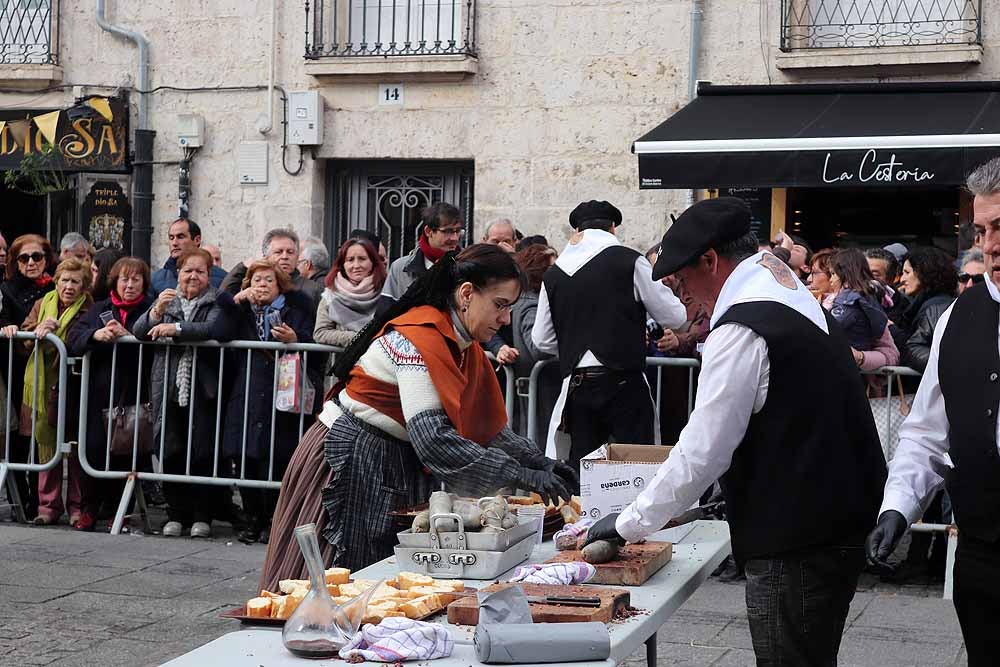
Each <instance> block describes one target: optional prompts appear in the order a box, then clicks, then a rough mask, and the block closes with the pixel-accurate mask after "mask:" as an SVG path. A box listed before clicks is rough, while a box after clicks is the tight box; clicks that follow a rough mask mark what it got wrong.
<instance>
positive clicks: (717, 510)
mask: <svg viewBox="0 0 1000 667" xmlns="http://www.w3.org/2000/svg"><path fill="white" fill-rule="evenodd" d="M725 511H726V501H724V500H720V501H718V502H714V503H706V504H704V505H702V506H700V507H695V508H694V509H691V510H688V511H687V512H682V513H681V514H678V515H677V516H675V517H674V518H673V519H671V520H670V521H668V522H667V525H665V526H664V528H676V527H677V526H683V525H684V524H686V523H691V522H692V521H698V520H699V519H721V518H722V514H723V512H725Z"/></svg>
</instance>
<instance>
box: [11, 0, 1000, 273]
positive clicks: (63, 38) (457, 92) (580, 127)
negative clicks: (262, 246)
mask: <svg viewBox="0 0 1000 667" xmlns="http://www.w3.org/2000/svg"><path fill="white" fill-rule="evenodd" d="M882 2H885V3H886V4H887V5H892V6H893V7H896V8H897V9H898V7H897V6H903V7H904V9H905V8H909V5H914V6H916V5H918V4H923V5H926V4H929V3H926V2H924V3H920V2H919V1H918V0H879V2H877V3H875V4H880V3H882ZM99 4H102V3H99ZM376 4H379V5H383V6H384V7H387V8H388V9H385V8H384V9H383V10H382V14H381V15H380V14H379V13H378V9H377V8H373V6H374V5H376ZM428 4H430V5H432V6H443V7H444V10H443V12H444V15H443V18H442V17H441V16H431V17H428V16H426V15H425V16H423V17H422V19H419V18H418V19H414V18H413V16H412V14H413V13H414V12H419V11H425V12H426V11H433V10H427V5H428ZM838 4H843V5H844V11H846V8H847V7H848V6H849V5H854V4H855V3H847V2H843V3H838V2H837V0H701V1H697V0H478V1H476V0H457V2H456V1H455V0H443V1H442V3H439V4H437V5H435V3H429V2H427V1H426V0H409V2H407V0H395V2H389V1H384V2H382V3H375V2H374V0H158V1H157V2H123V1H122V0H109V1H108V3H107V20H108V21H109V22H111V23H113V24H117V25H119V26H122V27H124V28H126V29H128V30H132V31H135V32H137V33H141V34H143V35H144V36H145V37H146V38H147V39H148V41H149V44H150V81H149V85H150V86H151V89H150V90H149V91H147V92H145V93H142V92H141V91H138V90H137V87H138V85H139V83H138V81H137V78H136V77H137V74H136V72H137V52H136V48H135V46H134V44H132V43H131V42H129V41H127V40H125V39H122V38H121V37H119V36H116V35H113V34H111V33H109V32H107V31H105V30H102V29H101V28H100V27H99V26H98V23H97V21H96V17H95V7H94V3H93V2H91V1H84V0H30V1H24V2H14V3H8V4H7V5H6V6H7V9H4V10H3V12H4V15H3V16H0V42H4V51H5V56H4V57H3V58H0V62H3V63H8V64H0V109H4V110H20V109H26V110H45V109H60V108H68V107H71V106H72V105H73V103H74V100H76V99H77V98H80V97H82V96H85V95H88V94H112V93H114V92H115V91H116V89H119V88H122V89H127V90H129V91H130V94H129V101H130V105H131V107H132V119H131V121H132V124H133V126H134V125H135V122H136V119H135V106H136V103H137V99H138V97H139V95H142V94H145V95H146V98H147V101H148V108H149V126H150V128H151V129H153V130H155V131H156V139H155V144H154V162H155V165H154V170H153V177H154V178H153V191H154V195H155V199H154V202H153V213H152V226H153V241H152V249H153V261H154V263H158V262H161V261H162V260H163V259H164V257H165V255H166V229H167V225H168V223H169V222H170V221H172V220H173V219H174V218H175V217H176V216H177V212H178V164H177V163H178V162H179V161H180V160H181V159H182V158H183V157H184V150H183V149H182V148H181V146H180V145H179V143H178V129H179V119H178V116H179V115H180V114H197V115H198V116H200V117H201V118H203V119H204V128H205V131H204V145H203V146H202V147H201V148H199V149H198V150H197V151H196V152H195V153H194V154H193V157H192V159H191V170H190V179H191V192H190V198H189V201H188V205H189V213H190V216H191V217H192V218H193V219H195V220H196V221H198V222H199V223H200V224H201V226H202V229H203V231H204V240H205V241H206V242H209V241H211V242H214V243H218V244H219V245H221V246H222V248H223V255H224V263H225V264H226V265H231V264H233V263H235V262H237V261H242V260H244V259H246V258H248V257H252V256H255V255H256V254H257V253H259V246H258V242H259V239H260V238H261V237H262V236H263V234H264V232H265V231H266V230H267V229H269V228H271V227H274V226H289V227H292V228H294V229H295V230H297V231H298V232H299V233H301V234H304V235H305V234H312V235H317V236H321V237H323V238H325V239H327V241H328V242H329V243H330V244H331V245H334V244H335V243H336V242H337V241H338V240H340V239H341V238H342V236H343V234H344V233H345V231H346V230H347V229H349V228H353V227H360V226H366V225H379V228H378V229H377V231H378V232H381V233H382V234H383V235H386V234H389V229H390V228H389V227H385V226H384V225H386V224H389V225H396V229H395V231H393V232H392V233H393V234H397V235H400V236H399V239H403V238H410V237H411V236H412V233H413V230H412V226H407V225H412V221H413V215H414V214H413V210H410V209H415V208H417V207H418V206H419V204H421V203H422V202H423V200H424V198H427V197H435V196H441V193H445V197H446V198H454V199H457V200H458V201H457V202H456V203H461V204H463V205H464V206H466V207H467V208H468V209H469V214H470V224H471V225H472V234H473V235H474V236H476V237H478V236H479V235H480V234H481V232H482V229H483V227H484V226H485V224H486V223H487V222H489V221H490V220H492V219H495V218H498V217H508V218H511V219H512V220H514V221H515V222H516V224H517V225H518V227H519V228H520V229H521V230H523V231H524V232H525V233H543V234H546V235H547V236H548V238H549V239H550V241H551V242H552V244H553V245H555V246H561V245H562V244H563V243H564V241H565V239H566V238H567V237H568V235H569V234H568V232H569V229H568V227H567V225H566V219H567V214H568V212H569V211H570V210H571V209H572V207H573V206H575V205H576V204H577V203H578V202H579V201H581V200H584V199H592V198H596V199H607V200H609V201H611V202H613V203H615V204H616V205H617V206H619V207H620V208H621V209H622V211H623V212H624V216H625V225H624V226H623V228H622V234H623V237H624V240H625V241H626V242H627V243H629V244H631V245H634V246H635V247H638V248H645V247H647V246H649V245H651V244H652V243H653V242H655V240H657V239H658V238H659V236H660V235H661V234H662V232H663V230H664V229H665V226H666V225H667V224H668V223H669V216H670V214H671V213H674V214H676V213H678V212H679V211H680V210H682V209H683V207H684V205H685V202H686V199H687V197H688V193H687V192H685V191H679V190H668V191H657V190H640V189H639V187H638V173H637V167H636V157H635V156H634V155H633V154H632V153H631V145H632V142H633V141H635V140H636V139H637V138H638V137H640V136H641V135H642V134H644V133H645V132H646V131H648V130H649V129H651V128H652V127H654V126H656V125H657V124H659V123H660V122H662V121H663V120H664V119H666V118H667V117H669V116H670V115H671V114H672V113H674V112H675V111H677V110H678V109H680V108H681V107H682V106H684V105H685V104H686V103H687V102H688V99H689V97H688V96H689V71H690V62H689V48H690V41H691V38H692V20H693V17H695V16H696V15H697V14H699V13H700V19H701V21H700V24H701V28H700V33H699V37H700V45H701V46H700V49H698V51H697V54H696V55H697V58H696V72H697V77H698V78H700V79H704V80H709V81H712V82H713V83H716V84H723V83H725V84H788V83H809V82H844V81H867V82H883V81H913V80H935V81H943V80H949V81H954V80H994V79H1000V58H998V54H1000V49H998V48H997V47H998V45H1000V33H997V32H995V31H992V30H990V26H995V25H998V24H1000V5H997V4H996V3H988V2H984V3H981V6H980V3H979V2H964V1H963V0H954V1H953V2H951V1H950V2H948V3H936V4H938V5H954V8H953V9H949V10H947V11H951V12H953V13H955V15H954V16H951V17H950V18H951V19H953V20H955V21H958V22H960V23H961V22H962V21H963V20H964V21H968V19H969V16H970V12H971V13H973V14H975V26H976V28H975V30H974V31H973V32H970V31H969V30H968V29H964V28H963V30H962V32H961V34H960V35H959V36H958V37H957V38H956V37H955V36H954V35H952V36H951V37H950V38H949V37H946V36H942V37H940V38H934V37H933V36H932V37H931V38H930V39H927V38H925V37H921V38H917V39H916V41H914V38H913V36H912V35H911V37H910V39H909V40H907V39H906V38H905V36H904V38H900V37H899V36H898V35H897V36H896V37H892V36H889V37H884V36H883V38H882V39H881V42H880V43H879V45H878V46H874V47H859V46H858V43H860V42H857V40H859V39H861V38H860V37H850V36H847V37H844V38H843V39H844V40H846V42H850V41H851V40H852V39H854V40H855V43H852V44H849V45H848V44H846V42H845V43H844V44H839V43H837V42H836V39H837V37H835V36H831V35H832V34H833V33H831V32H830V29H829V28H827V29H825V32H823V31H819V32H820V33H822V34H820V35H819V37H817V36H816V35H817V31H810V29H809V26H808V24H809V23H810V22H813V23H825V24H827V25H832V24H836V23H837V22H838V21H840V22H841V23H845V22H846V20H847V19H844V18H843V17H841V18H840V19H838V18H836V17H833V18H831V14H830V11H829V9H830V7H831V6H836V5H838ZM390 5H391V7H389V6H390ZM38 7H42V8H43V9H44V8H45V7H48V9H49V12H50V15H49V16H50V17H49V19H48V21H49V23H48V24H45V23H44V21H43V23H42V24H39V23H38V17H37V16H36V17H34V18H30V17H29V24H30V25H32V26H34V27H35V28H38V27H39V25H41V26H42V28H43V29H42V30H36V33H37V36H36V37H35V41H36V42H37V41H44V40H46V39H48V40H49V41H50V45H51V46H52V49H51V50H52V51H53V52H54V54H55V55H53V56H51V57H48V58H44V57H42V58H39V57H37V56H27V55H25V50H24V49H22V48H21V46H22V45H20V44H18V43H17V42H19V41H24V40H23V38H21V37H16V36H14V35H13V33H12V30H11V26H13V25H14V24H15V23H17V22H18V21H22V22H23V21H24V20H25V18H24V15H23V13H24V12H30V11H35V10H37V9H38ZM307 7H308V11H307ZM910 9H912V8H910ZM404 10H405V11H409V12H410V13H411V15H410V16H409V18H408V19H404V18H403V16H404V15H403V12H404ZM321 11H322V14H320V12H321ZM822 11H826V12H827V13H826V14H821V12H822ZM942 11H945V10H942ZM17 12H22V14H17ZM956 12H957V13H956ZM792 14H795V15H797V16H799V17H800V20H797V21H789V20H788V18H787V17H788V16H790V15H792ZM803 15H807V18H806V19H801V17H802V16H803ZM272 17H273V19H272ZM359 17H365V18H367V22H366V25H365V26H364V27H359V26H358V24H357V23H358V19H359ZM808 17H811V18H808ZM926 18H927V22H928V23H931V22H933V19H934V18H942V17H931V16H928V17H926ZM943 18H946V19H947V18H949V17H943ZM393 19H395V20H396V21H397V23H395V24H392V25H393V27H391V28H390V27H388V26H389V25H390V22H391V21H392V20H393ZM272 20H273V31H272ZM850 20H853V21H856V22H857V23H861V22H862V20H861V19H860V18H853V19H850ZM5 21H6V25H4V22H5ZM349 23H350V25H351V27H350V28H348V24H349ZM790 23H793V24H794V25H789V24H790ZM911 23H912V22H911ZM402 25H408V26H410V34H405V31H402V28H401V27H400V26H402ZM373 26H374V27H373ZM380 30H381V31H382V32H379V31H380ZM373 31H374V32H373ZM421 31H422V32H423V33H424V34H423V36H424V37H425V38H427V39H425V40H424V41H437V40H430V39H429V37H428V35H429V34H430V33H435V37H437V36H438V35H439V34H440V33H441V32H442V31H443V32H444V33H445V39H444V40H443V41H444V43H445V44H446V46H445V47H444V50H445V51H447V54H440V53H439V54H424V55H395V54H393V53H392V52H391V48H395V49H397V50H399V49H404V47H403V46H401V45H400V44H401V43H402V42H404V41H417V40H416V34H417V33H418V32H421ZM834 32H836V31H834ZM897 32H898V31H897ZM56 34H57V35H58V37H57V40H56V37H55V35H56ZM452 34H453V35H454V38H455V41H456V42H457V44H458V46H457V47H456V48H453V49H450V50H449V49H448V47H447V44H448V42H449V41H450V40H449V39H448V37H449V36H450V35H452ZM4 35H6V37H5V36H4ZM810 35H811V37H810ZM824 35H825V36H824ZM948 39H950V41H951V43H950V44H945V45H942V44H938V43H935V42H940V41H947V40H948ZM810 40H812V41H811V42H810ZM817 40H818V41H817ZM473 41H474V43H471V42H473ZM874 41H876V42H879V40H874ZM378 42H381V46H377V47H376V43H378ZM390 42H391V43H394V44H395V46H393V47H391V48H390V46H388V43H390ZM466 42H470V43H469V44H468V45H466V44H465V43H466ZM799 46H809V47H811V48H807V49H800V48H797V47H799ZM782 47H784V50H783V48H782ZM365 49H367V51H365ZM380 49H381V50H380ZM387 49H388V50H389V53H388V55H387V54H386V53H387V52H386V50H387ZM352 50H353V54H352V55H345V54H346V53H348V52H352ZM307 52H308V54H309V57H306V55H307ZM358 53H360V54H361V55H358ZM365 53H367V54H368V55H365ZM39 60H41V61H47V62H40V61H39ZM25 61H27V62H25ZM272 62H273V71H274V82H275V83H276V84H277V85H278V86H280V89H281V90H283V91H287V92H292V91H304V90H317V91H319V92H320V94H321V97H322V99H323V100H324V103H325V104H324V106H325V112H324V114H323V125H324V128H323V129H324V139H323V142H322V143H321V144H319V145H317V146H314V147H306V148H302V149H300V148H299V147H297V146H289V147H287V148H286V149H285V150H284V151H283V150H282V143H283V132H282V124H281V121H282V115H283V106H284V105H283V104H282V100H281V93H280V92H277V91H276V92H274V93H273V101H274V112H273V119H272V120H271V121H270V123H268V121H267V107H268V99H267V97H268V93H267V91H266V89H264V87H265V86H266V85H267V84H268V80H269V71H270V69H271V67H272ZM179 89H183V90H179ZM387 91H388V94H389V95H390V97H391V99H390V98H386V94H387ZM288 113H290V114H292V116H294V114H295V110H294V109H288ZM268 124H269V125H271V130H270V131H269V132H266V133H262V132H261V131H260V129H261V127H262V126H265V125H268ZM242 142H266V144H267V151H268V153H267V158H266V167H267V168H266V183H261V184H245V183H241V182H240V177H239V174H240V171H241V168H242V167H244V166H245V165H241V162H240V155H241V143H242ZM300 159H301V169H300V170H299V171H298V172H297V173H294V175H293V174H292V173H289V172H295V171H296V169H297V168H298V165H299V164H300ZM283 163H284V165H287V169H286V168H284V167H283ZM707 185H708V184H706V186H707ZM404 186H405V187H406V188H407V190H406V192H403V191H402V190H401V188H403V187H404ZM435 193H437V194H435ZM5 196H9V195H4V194H0V197H5ZM79 200H80V195H79V194H77V195H75V199H74V202H75V203H73V204H70V205H71V206H74V205H75V206H79V205H80V204H81V202H80V201H79ZM380 207H381V208H380ZM377 211H381V213H378V212H377ZM380 215H381V216H382V217H379V216H380ZM71 217H72V216H71ZM77 217H78V216H77ZM38 224H44V220H38ZM76 224H77V226H79V220H78V219H77V220H76ZM400 225H402V227H400ZM42 229H44V227H43V228H42ZM390 235H391V234H390ZM400 242H401V243H403V245H400V246H398V247H397V248H393V249H392V252H393V254H394V255H395V254H398V252H399V250H405V249H406V248H407V247H408V246H407V243H412V239H411V240H410V241H409V242H403V241H402V240H401V241H400Z"/></svg>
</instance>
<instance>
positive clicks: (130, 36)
mask: <svg viewBox="0 0 1000 667" xmlns="http://www.w3.org/2000/svg"><path fill="white" fill-rule="evenodd" d="M105 12H106V9H105V1H104V0H97V25H99V26H101V28H102V29H103V30H106V31H107V32H110V33H111V34H113V35H118V36H119V37H123V38H125V39H127V40H129V41H132V42H135V45H136V46H137V47H138V49H139V79H138V81H136V86H137V87H138V89H139V108H138V121H139V123H138V127H139V129H140V130H148V129H149V124H148V123H149V109H148V103H147V101H146V93H145V92H144V91H147V90H149V40H147V39H146V38H145V37H144V36H143V35H141V34H139V33H137V32H134V31H132V30H126V29H125V28H122V27H121V26H117V25H114V24H112V23H108V19H107V16H106V13H105Z"/></svg>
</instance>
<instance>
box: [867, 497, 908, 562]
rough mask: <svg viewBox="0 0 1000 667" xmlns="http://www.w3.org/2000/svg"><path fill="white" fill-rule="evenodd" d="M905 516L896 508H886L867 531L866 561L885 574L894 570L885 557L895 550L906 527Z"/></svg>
mask: <svg viewBox="0 0 1000 667" xmlns="http://www.w3.org/2000/svg"><path fill="white" fill-rule="evenodd" d="M908 527H909V526H908V524H907V522H906V517H904V516H903V515H902V514H900V513H899V512H897V511H896V510H886V511H884V512H882V515H881V516H880V517H879V518H878V523H877V524H876V525H875V529H874V530H872V532H870V533H868V539H867V540H865V555H866V556H867V557H868V563H869V564H871V565H872V566H873V567H875V568H876V569H879V570H882V571H883V573H885V574H891V573H892V572H895V570H896V568H895V567H893V566H892V565H891V564H890V563H889V562H888V561H887V560H886V559H887V558H888V557H889V556H890V555H891V554H892V552H893V551H895V550H896V545H897V544H899V540H900V539H901V538H902V537H903V534H904V533H905V532H906V529H907V528H908Z"/></svg>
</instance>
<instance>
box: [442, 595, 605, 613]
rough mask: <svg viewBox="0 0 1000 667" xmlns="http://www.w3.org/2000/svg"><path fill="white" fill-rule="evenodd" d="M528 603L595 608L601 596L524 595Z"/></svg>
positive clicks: (462, 596) (464, 596) (466, 596)
mask: <svg viewBox="0 0 1000 667" xmlns="http://www.w3.org/2000/svg"><path fill="white" fill-rule="evenodd" d="M478 594H479V591H462V592H457V591H456V592H454V593H442V595H453V596H455V597H460V598H471V597H476V596H477V595H478ZM524 597H525V598H526V599H527V600H528V603H529V604H550V605H556V606H560V607H590V608H593V609H597V608H598V607H600V606H601V598H597V597H582V596H576V595H525V596H524Z"/></svg>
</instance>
